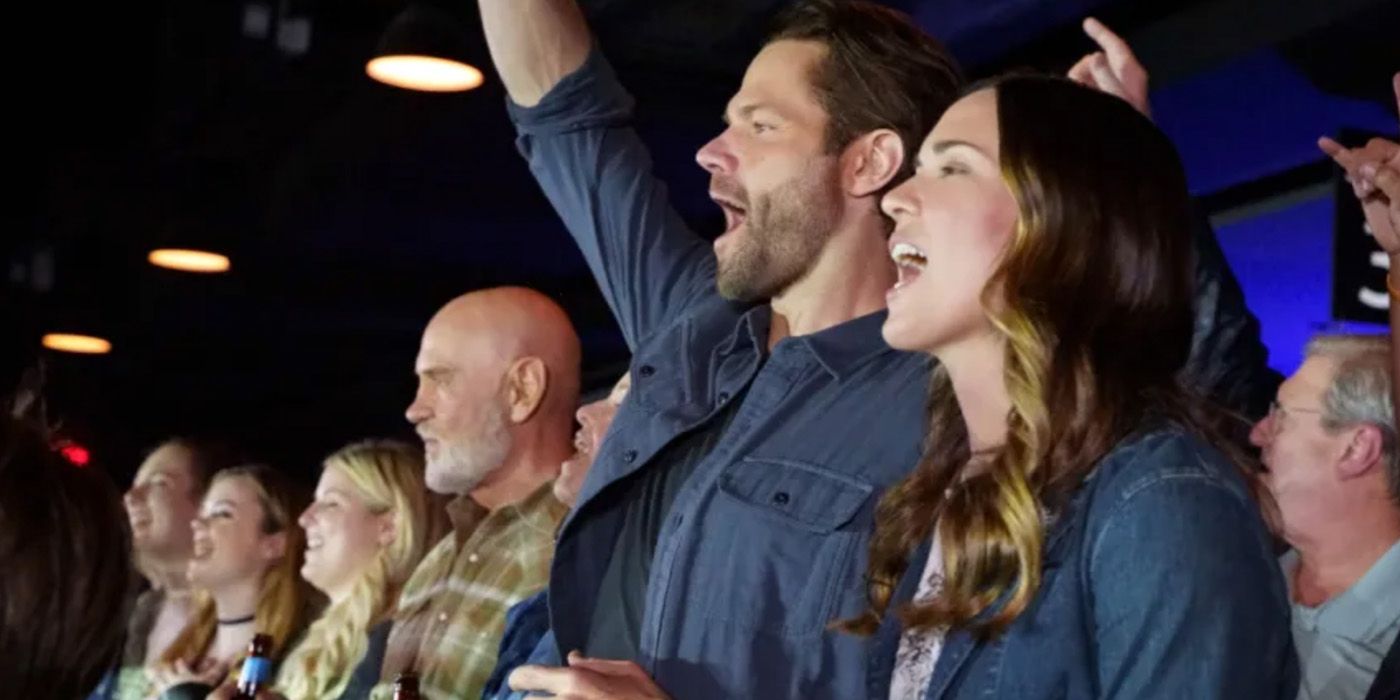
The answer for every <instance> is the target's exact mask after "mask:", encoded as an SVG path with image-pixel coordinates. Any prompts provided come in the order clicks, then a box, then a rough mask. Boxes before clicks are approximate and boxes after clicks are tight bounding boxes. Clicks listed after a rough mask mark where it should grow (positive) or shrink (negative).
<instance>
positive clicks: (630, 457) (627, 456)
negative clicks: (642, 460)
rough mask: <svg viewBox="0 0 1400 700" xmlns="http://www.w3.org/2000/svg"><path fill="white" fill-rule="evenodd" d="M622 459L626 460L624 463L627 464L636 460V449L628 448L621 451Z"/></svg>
mask: <svg viewBox="0 0 1400 700" xmlns="http://www.w3.org/2000/svg"><path fill="white" fill-rule="evenodd" d="M622 461H624V462H626V463H628V464H631V463H633V462H635V461H637V451H636V450H628V451H626V452H623V453H622Z"/></svg>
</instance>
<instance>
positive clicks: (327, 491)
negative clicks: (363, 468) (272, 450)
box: [298, 465, 394, 602]
mask: <svg viewBox="0 0 1400 700" xmlns="http://www.w3.org/2000/svg"><path fill="white" fill-rule="evenodd" d="M298 522H300V524H301V527H302V529H304V530H306V561H305V563H303V564H302V566H301V576H302V578H304V579H306V581H307V582H308V583H310V584H311V585H313V586H315V587H316V589H317V590H319V591H321V592H322V593H325V594H326V595H327V596H328V597H329V598H330V599H331V601H332V602H336V601H340V600H344V599H345V598H347V597H349V595H350V591H351V589H352V588H353V587H354V585H355V582H356V581H358V580H360V577H361V576H362V575H363V574H364V572H365V571H366V570H367V569H368V568H369V567H370V565H372V564H373V563H374V559H375V557H376V556H378V555H379V552H380V550H381V549H382V548H383V547H384V546H385V545H387V544H388V543H389V541H390V540H391V539H392V538H393V534H394V530H393V513H392V512H391V511H388V510H381V511H378V512H376V510H375V509H373V508H371V507H370V505H369V502H368V499H366V497H365V494H364V493H363V492H361V491H360V489H359V488H358V487H356V486H355V483H354V482H353V481H351V479H350V477H349V476H347V475H346V474H345V472H344V471H343V470H341V469H340V468H338V467H335V466H333V465H328V466H327V467H326V468H325V469H323V470H322V471H321V480H320V482H319V483H317V484H316V499H315V500H314V501H312V503H311V505H310V506H308V507H307V508H306V512H304V513H302V514H301V519H300V520H299V521H298Z"/></svg>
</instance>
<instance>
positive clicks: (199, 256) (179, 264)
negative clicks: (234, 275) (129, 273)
mask: <svg viewBox="0 0 1400 700" xmlns="http://www.w3.org/2000/svg"><path fill="white" fill-rule="evenodd" d="M146 259H147V260H149V261H150V263H151V264H152V265H155V266H156V267H165V268H169V269H171V270H180V271H182V272H202V273H215V272H228V269H229V261H228V256H227V255H219V254H218V253H210V252H207V251H203V250H184V249H180V248H158V249H156V250H153V251H151V254H150V255H148V256H146Z"/></svg>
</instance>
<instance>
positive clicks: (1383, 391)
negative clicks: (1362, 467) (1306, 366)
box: [1303, 335, 1400, 505]
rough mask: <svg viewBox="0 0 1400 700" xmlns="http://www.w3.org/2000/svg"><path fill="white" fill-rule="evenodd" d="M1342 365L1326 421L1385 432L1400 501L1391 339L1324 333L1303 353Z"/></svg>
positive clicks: (1385, 453)
mask: <svg viewBox="0 0 1400 700" xmlns="http://www.w3.org/2000/svg"><path fill="white" fill-rule="evenodd" d="M1303 354H1304V355H1305V356H1307V357H1323V358H1327V359H1329V360H1332V362H1334V363H1335V364H1336V371H1335V373H1334V374H1333V376H1332V384H1331V386H1329V387H1328V388H1327V394H1326V396H1325V397H1324V398H1323V403H1322V409H1323V414H1322V426H1323V427H1324V428H1326V429H1328V430H1339V429H1341V428H1343V427H1346V426H1350V425H1357V424H1366V425H1374V426H1375V427H1376V428H1377V429H1379V430H1380V432H1381V440H1382V443H1381V444H1382V457H1383V459H1384V460H1385V475H1386V482H1387V484H1388V486H1389V487H1390V496H1391V500H1392V501H1394V502H1395V503H1396V505H1400V449H1397V442H1400V440H1397V435H1396V427H1395V406H1394V403H1393V401H1392V399H1391V381H1392V377H1391V357H1390V339H1389V338H1388V337H1386V336H1383V335H1320V336H1317V337H1315V338H1313V339H1312V340H1311V341H1309V342H1308V346H1307V349H1305V350H1304V353H1303Z"/></svg>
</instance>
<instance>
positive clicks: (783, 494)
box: [773, 491, 791, 506]
mask: <svg viewBox="0 0 1400 700" xmlns="http://www.w3.org/2000/svg"><path fill="white" fill-rule="evenodd" d="M789 500H791V499H790V498H789V497H788V493H787V491H779V492H777V493H775V494H773V502H774V503H776V504H778V505H780V506H785V505H787V504H788V501H789Z"/></svg>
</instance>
